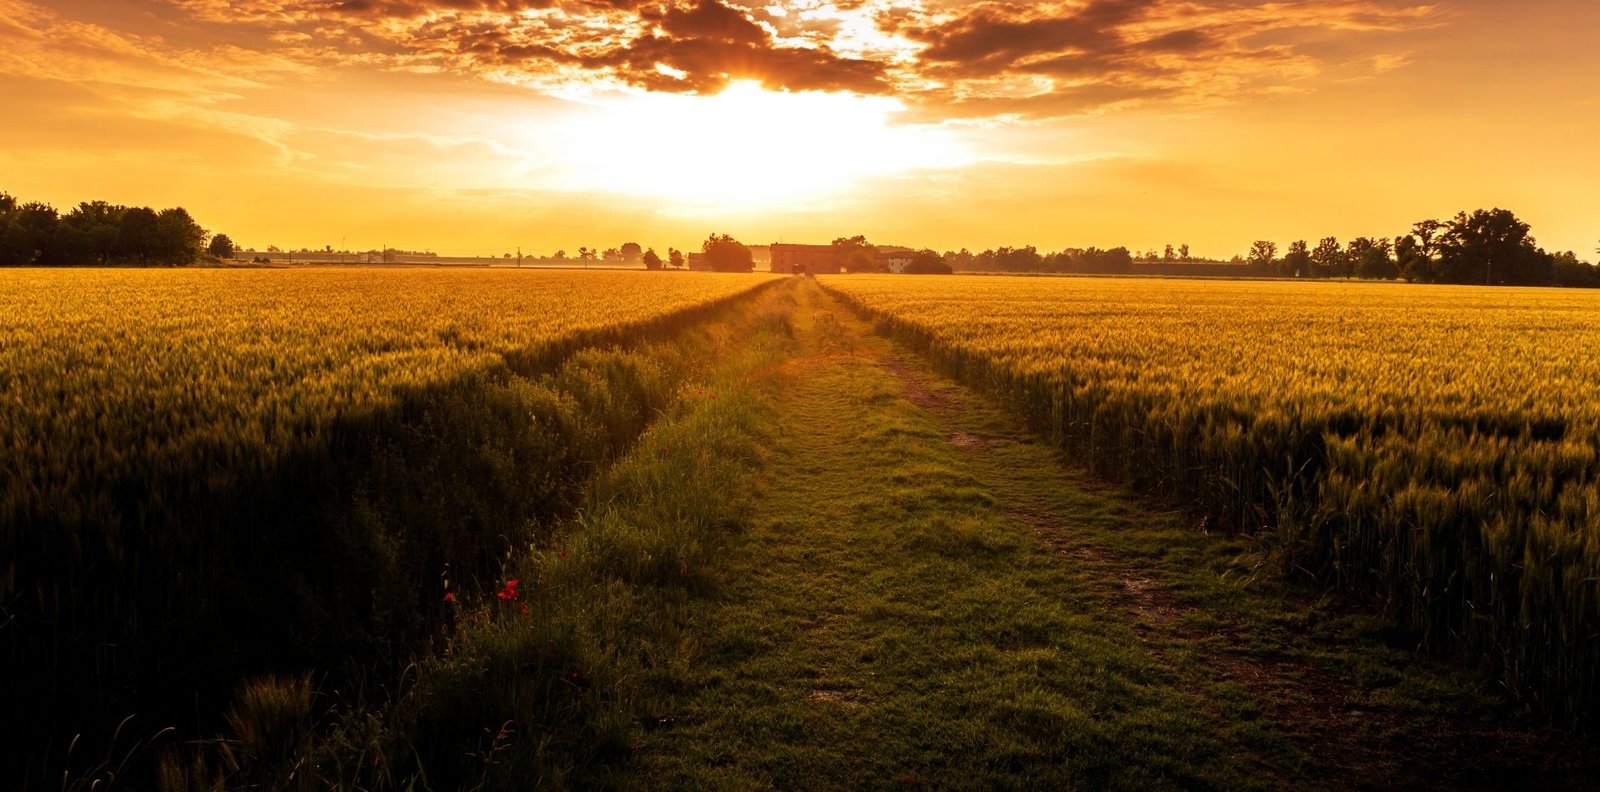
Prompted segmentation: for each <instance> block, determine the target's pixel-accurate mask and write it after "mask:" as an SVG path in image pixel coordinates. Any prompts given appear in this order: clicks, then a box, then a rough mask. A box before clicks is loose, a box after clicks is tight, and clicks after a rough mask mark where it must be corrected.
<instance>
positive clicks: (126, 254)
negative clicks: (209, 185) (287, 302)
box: [0, 193, 233, 266]
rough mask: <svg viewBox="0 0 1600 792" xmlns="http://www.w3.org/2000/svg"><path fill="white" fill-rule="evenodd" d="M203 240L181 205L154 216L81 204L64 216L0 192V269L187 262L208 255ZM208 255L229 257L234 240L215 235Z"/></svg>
mask: <svg viewBox="0 0 1600 792" xmlns="http://www.w3.org/2000/svg"><path fill="white" fill-rule="evenodd" d="M207 238H208V234H207V233H206V230H205V229H204V228H201V227H200V225H199V224H198V223H196V222H195V221H194V218H192V217H190V216H189V213H188V212H187V211H185V210H184V209H183V208H182V207H175V208H172V209H163V210H161V211H159V212H158V211H156V210H154V209H151V208H150V207H147V206H122V205H119V204H111V203H107V202H105V201H85V202H83V203H80V204H78V206H77V207H76V208H74V209H73V210H72V211H70V212H68V213H66V214H65V215H63V214H60V213H59V212H57V211H56V209H55V207H53V206H50V205H48V204H43V203H39V202H36V201H35V202H30V203H18V202H17V199H16V198H13V197H12V196H10V195H8V194H6V193H0V266H29V265H45V266H58V265H72V264H114V263H115V264H147V265H148V264H163V265H181V264H192V263H194V262H195V261H197V260H198V259H199V258H200V257H201V255H202V254H203V253H204V252H207V250H208V248H207V245H206V240H207ZM209 252H211V253H212V254H213V255H218V256H221V257H228V256H232V255H233V242H232V241H231V240H229V239H228V237H227V236H226V235H223V234H219V235H217V236H216V237H214V238H211V245H210V247H209Z"/></svg>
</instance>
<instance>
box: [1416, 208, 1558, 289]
mask: <svg viewBox="0 0 1600 792" xmlns="http://www.w3.org/2000/svg"><path fill="white" fill-rule="evenodd" d="M1438 249H1439V274H1440V279H1441V280H1443V281H1445V282H1447V283H1484V284H1495V283H1520V284H1547V283H1550V282H1551V277H1552V271H1553V269H1554V263H1553V261H1552V257H1551V256H1550V255H1549V254H1547V253H1545V252H1544V251H1543V250H1540V249H1539V248H1538V247H1537V246H1536V244H1535V242H1534V239H1533V237H1532V236H1530V235H1529V228H1528V224H1527V223H1524V222H1522V221H1521V220H1518V219H1517V216H1516V215H1515V214H1512V213H1511V212H1509V211H1507V210H1505V209H1490V210H1484V209H1479V210H1477V211H1475V212H1473V213H1472V214H1470V215H1469V214H1467V213H1466V212H1462V213H1460V214H1458V215H1456V217H1455V219H1454V220H1452V221H1450V223H1449V224H1448V225H1446V226H1445V230H1444V232H1443V233H1442V234H1441V235H1440V236H1439V241H1438Z"/></svg>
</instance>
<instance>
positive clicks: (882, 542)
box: [634, 286, 1596, 789]
mask: <svg viewBox="0 0 1600 792" xmlns="http://www.w3.org/2000/svg"><path fill="white" fill-rule="evenodd" d="M795 324H796V332H797V334H798V335H799V336H800V338H801V341H802V344H803V348H804V349H805V353H804V354H803V355H802V356H800V357H798V358H796V359H795V360H793V361H791V363H790V365H789V366H788V367H787V368H786V370H785V371H784V372H783V373H782V375H781V376H783V377H784V383H783V387H782V388H781V389H780V390H781V393H782V395H781V397H780V399H781V406H782V413H783V415H784V416H785V418H784V420H783V421H782V422H781V425H780V426H778V427H776V428H775V429H774V437H773V440H772V443H771V448H772V455H771V459H770V460H769V465H768V469H767V480H766V481H765V482H764V484H763V487H762V490H761V491H760V492H759V493H757V494H756V497H755V498H753V499H752V503H753V511H754V513H753V517H752V520H751V528H750V529H749V531H748V532H747V533H746V534H745V535H744V536H743V537H742V538H741V539H740V540H739V541H738V542H737V544H736V545H735V546H733V547H731V548H729V559H730V560H729V568H728V569H727V570H726V574H725V576H724V579H723V581H722V585H721V587H720V588H719V591H720V592H721V594H720V596H718V597H716V598H715V599H713V600H711V601H707V602H703V603H698V604H691V605H690V606H688V607H690V609H691V614H690V619H691V621H692V622H693V623H694V625H695V630H694V632H695V633H696V634H698V635H700V636H703V639H704V645H703V646H702V647H701V648H700V651H699V658H700V661H699V662H698V663H697V668H696V677H697V678H696V684H694V685H692V686H690V687H688V688H687V689H684V690H681V691H679V692H678V695H677V696H676V697H675V699H674V701H673V704H672V706H670V707H668V708H667V709H665V710H664V711H663V712H660V713H658V714H656V715H655V716H653V717H652V719H651V722H652V723H654V724H657V726H658V728H656V729H655V730H653V731H652V732H651V733H650V735H649V738H648V740H647V742H646V745H645V746H643V747H644V748H645V750H644V751H643V756H644V761H643V763H642V767H641V768H640V772H641V773H642V774H643V778H641V779H634V780H635V781H638V782H641V783H644V784H647V785H648V786H650V787H652V788H691V787H692V788H706V787H709V788H735V789H740V788H774V787H775V788H780V789H821V788H839V789H847V788H848V789H856V788H878V787H884V786H931V787H936V788H971V789H993V788H1031V789H1060V788H1091V789H1100V788H1139V789H1165V788H1173V789H1205V788H1216V789H1239V788H1283V787H1294V788H1330V789H1349V788H1379V789H1381V788H1397V789H1398V788H1408V789H1415V788H1440V789H1444V788H1450V789H1461V788H1484V789H1489V788H1511V787H1517V788H1521V787H1537V788H1546V789H1548V788H1583V787H1584V785H1585V783H1586V779H1588V778H1594V777H1596V776H1592V775H1589V774H1588V771H1591V770H1594V768H1595V766H1596V762H1595V755H1594V751H1593V750H1592V748H1590V747H1588V746H1587V745H1586V744H1585V743H1583V742H1581V741H1574V740H1563V739H1560V738H1558V737H1555V736H1552V735H1545V734H1541V733H1538V732H1536V731H1531V730H1527V729H1518V728H1512V727H1508V726H1505V725H1503V724H1505V723H1507V722H1508V716H1507V714H1506V713H1504V712H1503V711H1501V709H1500V707H1501V705H1500V703H1499V701H1498V699H1497V698H1496V697H1495V696H1493V695H1492V692H1493V691H1492V690H1490V689H1488V688H1487V685H1486V684H1485V683H1484V682H1483V681H1482V680H1481V679H1480V678H1479V677H1477V676H1476V675H1473V674H1471V673H1468V672H1463V671H1460V670H1457V669H1452V668H1450V667H1447V666H1443V665H1440V664H1436V663H1430V662H1428V661H1425V660H1422V659H1420V658H1418V657H1417V656H1416V655H1415V654H1414V653H1413V652H1411V651H1409V650H1408V649H1406V648H1405V645H1404V636H1399V635H1394V634H1392V633H1390V632H1389V631H1387V630H1386V629H1385V628H1384V627H1383V625H1382V624H1381V623H1379V622H1376V621H1375V620H1371V619H1366V618H1362V617H1360V616H1354V615H1350V614H1348V613H1345V612H1341V611H1339V610H1337V609H1334V608H1331V607H1330V606H1329V605H1328V604H1327V603H1325V602H1323V601H1321V600H1320V599H1319V598H1317V597H1316V596H1314V595H1313V594H1312V593H1310V592H1306V591H1301V590H1297V589H1293V588H1287V587H1285V586H1283V585H1282V584H1280V583H1278V582H1276V581H1275V580H1273V579H1272V576H1271V575H1268V574H1266V573H1265V572H1263V571H1262V570H1263V569H1264V568H1265V567H1264V566H1262V565H1261V559H1259V558H1257V557H1256V556H1253V555H1252V553H1251V550H1252V549H1251V547H1250V546H1249V545H1247V544H1245V543H1243V542H1238V541H1229V540H1226V539H1223V538H1219V537H1209V536H1205V535H1204V534H1203V533H1202V532H1201V531H1199V530H1196V527H1195V526H1191V525H1188V524H1186V523H1185V522H1184V520H1183V519H1182V518H1181V516H1180V515H1177V514H1173V513H1161V512H1156V511H1152V510H1150V509H1149V508H1148V507H1147V506H1145V505H1142V504H1140V503H1139V502H1138V501H1137V500H1136V499H1133V498H1130V497H1128V496H1127V495H1125V494H1123V493H1120V492H1116V491H1114V490H1112V489H1109V488H1107V487H1106V486H1104V485H1102V484H1100V483H1097V482H1095V481H1094V480H1092V479H1088V478H1086V477H1085V476H1083V475H1082V474H1080V473H1077V472H1075V471H1074V470H1073V469H1072V468H1071V467H1070V466H1069V465H1066V464H1064V462H1063V460H1062V459H1061V458H1060V456H1059V454H1058V453H1057V452H1056V451H1055V450H1054V449H1052V448H1050V447H1049V446H1048V445H1047V444H1044V443H1041V442H1039V441H1038V440H1037V439H1036V438H1034V437H1033V436H1032V435H1030V434H1029V433H1028V432H1026V431H1025V430H1023V429H1022V428H1021V427H1020V426H1019V425H1017V423H1016V422H1015V421H1014V420H1012V419H1011V418H1010V417H1009V415H1007V414H1006V413H1005V412H1004V411H1003V410H1001V409H999V408H998V407H997V406H996V405H995V404H993V403H992V402H991V401H990V400H988V399H986V398H985V397H983V396H981V395H979V394H975V393H973V392H972V391H970V390H968V389H966V388H963V387H961V386H958V385H955V384H953V383H951V382H950V381H948V380H946V379H944V378H942V377H940V376H938V375H936V374H935V373H934V372H932V371H931V370H930V369H929V368H928V367H927V366H926V365H925V364H924V363H923V362H922V361H921V360H920V359H918V358H916V357H914V356H913V355H911V354H909V353H908V352H907V351H905V350H904V349H901V348H899V347H897V346H896V345H894V344H892V343H890V342H888V341H886V340H884V339H882V338H879V337H877V336H874V335H872V334H871V333H870V328H868V327H867V326H866V325H865V324H864V323H862V322H860V321H859V320H857V319H856V318H855V317H854V316H853V315H851V314H850V313H849V312H848V311H847V310H846V309H844V308H843V307H842V306H839V305H837V304H835V303H834V302H833V301H832V300H830V299H828V298H827V297H826V296H825V295H824V294H822V293H821V292H820V290H818V289H816V288H815V287H810V286H808V287H807V288H805V289H804V290H803V291H802V299H801V306H800V309H799V311H798V313H797V316H796V322H795Z"/></svg>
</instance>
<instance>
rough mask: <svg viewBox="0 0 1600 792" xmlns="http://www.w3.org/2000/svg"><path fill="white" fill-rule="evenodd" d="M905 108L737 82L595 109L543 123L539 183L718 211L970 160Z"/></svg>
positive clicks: (533, 172)
mask: <svg viewBox="0 0 1600 792" xmlns="http://www.w3.org/2000/svg"><path fill="white" fill-rule="evenodd" d="M903 109H904V106H903V105H902V104H901V103H900V101H899V100H896V99H889V98H881V97H863V96H856V95H853V94H846V93H816V92H811V93H781V92H774V91H768V90H765V89H763V88H762V87H761V86H760V85H758V84H756V83H752V82H738V83H734V84H733V85H731V86H729V87H728V88H727V89H726V90H724V91H722V92H721V93H719V94H716V95H714V96H687V95H675V94H644V95H637V96H629V97H626V98H619V99H613V100H603V101H597V102H596V103H594V104H591V105H589V106H587V107H585V108H584V109H583V110H582V111H581V112H579V113H577V114H575V115H573V116H572V117H570V118H568V119H566V120H565V121H564V122H562V123H559V124H557V125H556V128H555V129H554V130H553V132H554V134H552V130H551V129H550V128H548V127H541V133H540V135H539V138H540V139H539V140H537V141H534V142H533V147H534V148H535V149H536V150H538V151H540V152H541V153H542V154H543V157H542V159H543V161H541V162H534V163H530V168H529V170H528V175H529V176H530V177H531V178H533V179H535V180H536V181H539V182H541V183H540V184H539V185H538V186H540V187H550V188H556V189H563V190H573V191H585V192H611V193H619V194H628V195H642V196H652V197H659V198H662V199H670V200H672V201H674V204H675V208H677V209H681V210H694V209H706V210H713V211H718V212H727V211H736V210H738V209H741V208H763V207H771V206H774V205H783V204H788V205H792V204H794V203H795V202H805V201H809V200H815V199H818V198H823V197H826V196H828V195H831V194H835V193H838V192H840V191H843V190H846V189H848V188H850V187H851V186H854V185H856V184H858V183H860V182H861V181H862V180H865V179H869V178H873V177H881V176H892V175H894V174H897V173H902V172H906V171H910V170H916V169H924V168H948V167H955V166H958V165H961V164H963V163H965V162H967V161H968V160H969V158H968V156H967V155H966V153H965V151H964V149H963V147H962V146H961V144H960V143H959V141H957V140H956V139H955V138H954V137H952V136H951V135H949V134H948V133H946V132H944V131H943V130H940V129H937V128H932V127H924V126H915V125H903V124H896V123H894V116H895V114H896V113H899V112H901V111H902V110H903Z"/></svg>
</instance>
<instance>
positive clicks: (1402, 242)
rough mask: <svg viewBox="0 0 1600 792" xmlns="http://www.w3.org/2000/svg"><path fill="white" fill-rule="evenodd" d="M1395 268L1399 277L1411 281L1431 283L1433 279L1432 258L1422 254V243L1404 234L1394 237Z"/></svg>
mask: <svg viewBox="0 0 1600 792" xmlns="http://www.w3.org/2000/svg"><path fill="white" fill-rule="evenodd" d="M1394 259H1395V269H1397V270H1399V273H1400V277H1402V278H1405V279H1406V280H1408V281H1410V282H1412V283H1431V282H1432V281H1433V280H1434V273H1433V260H1432V259H1430V258H1428V257H1427V256H1425V255H1423V253H1422V244H1421V243H1420V242H1418V241H1417V238H1416V237H1414V236H1412V235H1410V234H1406V235H1404V236H1398V237H1395V238H1394Z"/></svg>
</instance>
